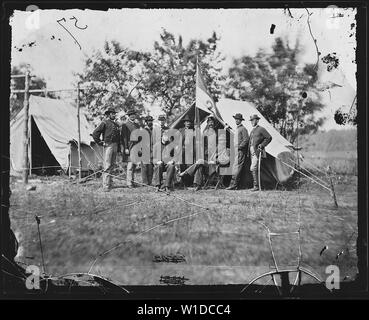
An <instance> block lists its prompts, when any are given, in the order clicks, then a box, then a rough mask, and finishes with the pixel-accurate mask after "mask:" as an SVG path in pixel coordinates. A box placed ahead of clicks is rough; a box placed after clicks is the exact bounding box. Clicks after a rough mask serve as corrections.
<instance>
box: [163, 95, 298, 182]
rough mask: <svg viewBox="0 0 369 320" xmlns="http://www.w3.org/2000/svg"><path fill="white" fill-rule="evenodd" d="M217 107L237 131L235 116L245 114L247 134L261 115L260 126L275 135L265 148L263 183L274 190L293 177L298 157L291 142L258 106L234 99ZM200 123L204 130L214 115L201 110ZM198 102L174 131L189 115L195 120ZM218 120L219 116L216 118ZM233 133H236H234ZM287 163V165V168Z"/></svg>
mask: <svg viewBox="0 0 369 320" xmlns="http://www.w3.org/2000/svg"><path fill="white" fill-rule="evenodd" d="M216 108H217V111H218V113H219V114H220V116H221V119H219V120H220V122H223V123H225V124H227V125H229V126H230V127H231V129H233V128H235V120H234V118H233V115H234V114H236V113H241V114H242V115H243V117H244V118H245V120H246V121H244V122H243V124H244V126H245V127H246V129H247V131H248V132H249V133H250V132H251V130H252V126H251V123H250V121H249V118H250V116H251V115H253V114H257V115H258V116H259V117H260V121H259V124H260V125H261V126H263V127H264V128H265V129H266V130H267V131H268V132H269V133H270V134H271V136H272V141H271V142H270V144H269V145H268V146H267V147H266V148H265V150H266V152H267V158H266V159H263V161H262V166H261V181H262V184H263V185H264V186H265V185H267V184H268V185H269V186H271V187H274V186H275V185H276V184H277V183H280V184H283V183H285V182H286V181H287V180H288V179H289V178H290V177H291V176H292V175H293V169H292V168H293V167H294V164H295V163H294V154H293V152H292V151H291V149H290V148H291V147H292V144H291V143H290V142H289V141H287V140H286V139H285V138H284V137H282V136H281V135H280V133H279V132H278V131H277V130H276V129H274V127H273V126H272V125H271V124H270V123H269V122H268V121H267V120H266V119H265V118H264V117H263V115H262V114H261V113H260V112H259V111H258V110H257V109H256V108H255V106H254V105H253V104H252V103H250V102H247V101H239V100H232V99H221V100H220V101H219V102H218V103H217V104H216ZM199 113H200V122H201V123H202V124H201V128H202V130H203V129H204V127H205V118H206V116H207V115H209V114H210V113H211V112H210V110H206V109H204V108H199ZM194 114H195V103H194V104H192V105H191V106H190V107H189V108H188V109H186V110H185V111H184V112H183V114H182V115H181V116H180V117H178V118H177V119H175V120H174V121H173V123H172V124H171V125H170V127H171V128H180V127H181V126H182V118H183V117H184V116H185V115H189V116H190V118H192V119H194ZM215 117H216V118H218V117H217V116H215ZM232 131H233V130H232ZM286 164H287V165H286ZM249 166H250V159H247V161H246V168H245V172H244V176H245V178H244V180H245V181H246V182H245V185H246V184H248V182H250V181H251V174H250V171H249Z"/></svg>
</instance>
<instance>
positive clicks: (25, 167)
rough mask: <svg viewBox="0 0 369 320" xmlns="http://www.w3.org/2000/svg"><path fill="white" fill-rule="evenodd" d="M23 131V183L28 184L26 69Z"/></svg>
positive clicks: (27, 76)
mask: <svg viewBox="0 0 369 320" xmlns="http://www.w3.org/2000/svg"><path fill="white" fill-rule="evenodd" d="M24 79H25V80H24V83H25V85H24V102H23V108H24V131H23V179H22V180H23V184H25V185H26V184H28V174H29V168H28V166H29V159H28V152H29V150H28V148H29V127H28V125H29V79H30V73H29V71H28V70H27V71H26V74H25V78H24Z"/></svg>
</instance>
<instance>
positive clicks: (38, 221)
mask: <svg viewBox="0 0 369 320" xmlns="http://www.w3.org/2000/svg"><path fill="white" fill-rule="evenodd" d="M35 219H36V222H37V231H38V240H39V241H40V250H41V259H42V268H43V271H44V273H46V268H45V260H44V251H43V249H42V241H41V233H40V223H41V219H40V217H39V216H35Z"/></svg>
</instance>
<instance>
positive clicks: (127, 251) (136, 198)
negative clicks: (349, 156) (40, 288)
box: [10, 176, 357, 285]
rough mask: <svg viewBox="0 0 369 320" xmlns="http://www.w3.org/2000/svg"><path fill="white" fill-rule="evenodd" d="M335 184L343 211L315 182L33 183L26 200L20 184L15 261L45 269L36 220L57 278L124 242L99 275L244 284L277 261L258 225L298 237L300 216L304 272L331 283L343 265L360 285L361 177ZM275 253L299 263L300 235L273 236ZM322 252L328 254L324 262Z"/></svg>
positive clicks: (14, 214) (14, 211)
mask: <svg viewBox="0 0 369 320" xmlns="http://www.w3.org/2000/svg"><path fill="white" fill-rule="evenodd" d="M335 182H336V186H335V188H336V192H337V200H338V204H339V208H338V209H336V208H334V206H333V201H332V198H331V196H330V195H329V193H328V192H326V191H325V190H324V189H322V188H321V187H319V186H317V185H314V184H311V183H308V182H304V183H303V184H302V185H301V187H300V190H299V191H297V190H294V191H282V190H271V191H264V192H262V193H260V194H259V193H252V192H251V191H249V190H239V191H226V190H202V191H199V192H194V191H193V190H176V191H174V192H173V196H170V195H166V194H163V193H156V192H155V190H154V189H151V188H149V187H140V188H135V189H127V188H125V187H124V182H123V181H119V180H116V183H115V186H116V187H115V188H114V189H113V190H112V191H111V192H110V193H102V192H101V188H100V186H101V180H92V181H88V182H86V183H85V184H81V185H78V184H73V183H72V182H70V181H69V180H68V179H67V178H65V177H53V178H42V179H41V178H38V179H33V180H31V181H30V183H31V184H32V185H35V186H36V190H35V191H28V192H27V191H25V190H24V189H23V187H22V185H21V183H20V182H18V181H17V180H13V181H12V183H11V189H12V196H11V210H10V217H11V221H12V229H13V230H14V231H15V232H16V235H17V237H18V238H19V240H20V246H21V248H20V250H19V254H18V257H17V260H18V261H22V262H25V263H28V264H36V265H40V263H41V254H40V250H39V241H38V233H37V224H36V222H35V219H34V216H35V215H36V214H37V215H40V216H41V225H40V229H41V236H42V242H43V246H44V255H45V263H46V266H47V272H49V273H51V274H53V275H58V274H65V273H70V272H87V271H88V270H89V267H90V266H91V263H92V262H93V260H94V258H96V257H98V255H99V254H101V253H102V252H104V251H106V250H108V249H110V248H112V247H114V246H115V245H117V244H118V243H121V246H119V247H118V248H117V249H115V250H112V251H111V252H109V253H108V254H106V255H104V256H101V257H100V259H98V260H97V261H96V263H95V265H94V267H93V268H92V270H91V272H93V273H96V274H102V275H104V276H107V277H109V278H111V279H112V280H114V281H116V282H118V283H121V284H145V285H151V284H160V282H159V280H160V276H161V275H163V276H181V277H182V276H184V277H185V278H187V279H188V281H187V282H186V284H224V283H246V282H248V281H250V280H251V279H252V278H253V277H254V276H256V275H258V274H260V273H262V272H264V271H268V270H270V266H271V265H272V262H273V261H272V259H271V253H270V248H269V244H268V238H267V233H266V230H265V229H264V227H263V226H262V225H261V224H260V223H264V224H265V225H267V226H268V227H269V228H270V230H271V231H272V232H286V231H296V230H297V229H298V226H299V223H298V220H299V218H298V217H299V214H300V222H301V223H300V224H301V246H302V247H301V248H302V265H304V266H307V267H308V268H310V269H311V270H313V271H314V272H315V273H317V274H319V275H320V276H321V277H322V278H324V279H325V278H326V275H325V268H326V267H327V266H328V265H331V264H336V265H338V266H339V267H340V272H341V279H344V278H345V277H346V278H347V277H350V278H347V279H352V278H353V277H354V276H355V274H356V271H357V270H356V261H357V259H356V251H355V248H356V246H355V244H356V243H355V242H356V235H357V234H356V233H355V231H356V230H357V178H356V177H355V176H344V177H342V178H341V179H339V180H335ZM174 196H177V197H181V198H182V199H184V200H185V201H186V202H185V201H182V200H179V199H176V198H174ZM193 204H199V205H201V206H206V207H209V208H210V209H209V210H203V209H201V208H199V207H196V206H194V205H193ZM191 214H193V216H191V217H189V218H186V219H181V220H178V221H176V222H173V223H168V224H166V225H164V226H161V227H157V228H154V229H152V230H151V231H148V232H144V233H141V232H142V231H144V230H147V229H149V228H151V227H154V226H156V225H158V224H160V223H162V222H164V221H168V220H170V219H174V218H178V217H183V216H186V215H191ZM122 242H123V243H122ZM273 245H274V249H275V255H276V259H277V261H278V263H279V264H280V265H295V264H296V260H297V257H298V241H297V237H296V235H289V236H280V237H275V238H274V239H273ZM324 246H328V249H327V250H325V251H324V253H323V254H322V255H320V251H321V250H322V248H323V247H324ZM342 250H343V253H342V254H341V255H339V257H338V259H336V256H337V254H338V253H339V252H341V251H342ZM177 253H178V254H182V255H184V256H185V259H186V261H185V262H184V263H177V264H175V263H157V262H153V258H154V256H155V255H173V254H177Z"/></svg>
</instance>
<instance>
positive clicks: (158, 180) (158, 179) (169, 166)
mask: <svg viewBox="0 0 369 320" xmlns="http://www.w3.org/2000/svg"><path fill="white" fill-rule="evenodd" d="M158 120H159V122H160V131H161V132H160V139H159V141H155V142H154V146H153V148H154V149H159V151H160V155H161V152H162V149H163V147H165V146H166V145H167V144H169V142H170V140H169V137H168V135H167V131H168V129H169V128H168V126H167V124H166V117H165V115H160V116H159V117H158ZM163 172H166V179H165V182H164V191H168V190H170V189H172V188H173V181H174V178H175V172H176V168H175V164H174V162H173V161H169V162H168V163H166V164H165V163H164V161H162V160H159V161H156V163H154V172H153V178H152V182H153V185H154V186H156V188H157V189H156V191H159V190H160V188H161V187H162V184H163Z"/></svg>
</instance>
